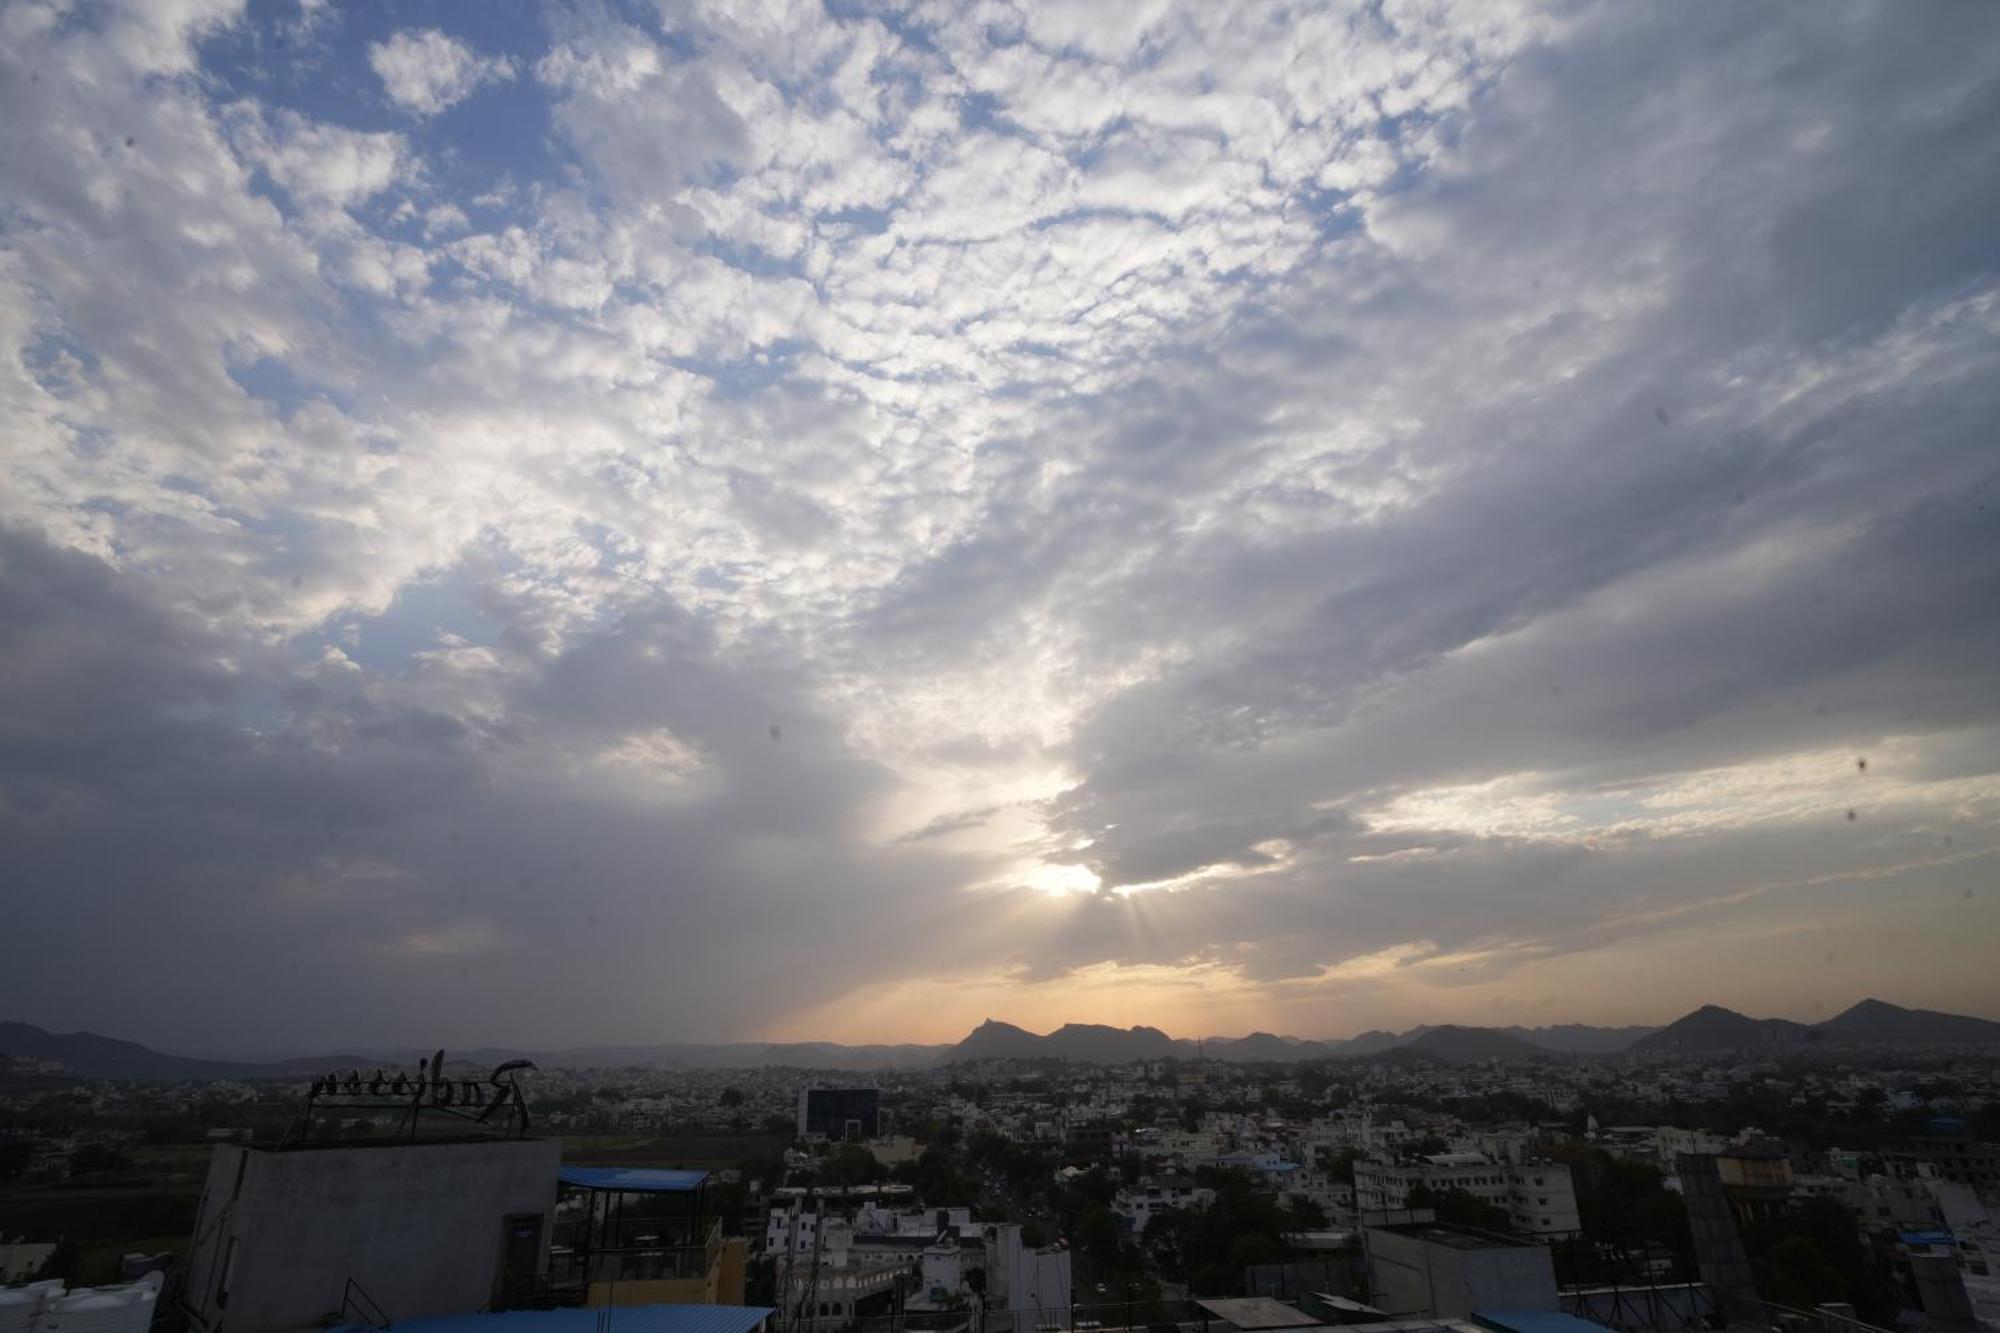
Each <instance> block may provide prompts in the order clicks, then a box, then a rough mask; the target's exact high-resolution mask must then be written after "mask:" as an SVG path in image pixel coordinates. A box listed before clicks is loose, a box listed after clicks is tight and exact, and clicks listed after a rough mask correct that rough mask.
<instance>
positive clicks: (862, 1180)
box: [820, 1143, 889, 1185]
mask: <svg viewBox="0 0 2000 1333" xmlns="http://www.w3.org/2000/svg"><path fill="white" fill-rule="evenodd" d="M820 1174H821V1177H822V1178H823V1179H825V1180H826V1181H827V1182H828V1183H830V1184H834V1185H872V1184H874V1183H876V1182H877V1181H880V1180H882V1179H884V1178H885V1177H887V1176H888V1174H889V1172H888V1170H887V1169H886V1168H884V1167H883V1165H882V1164H881V1163H880V1162H878V1161H876V1160H875V1154H874V1153H871V1152H869V1151H868V1150H867V1149H866V1148H864V1147H862V1146H861V1145H860V1144H858V1143H843V1144H841V1145H840V1147H838V1148H836V1149H835V1150H834V1152H833V1155H832V1156H831V1157H829V1158H827V1160H826V1162H825V1164H824V1165H823V1166H822V1167H821V1168H820Z"/></svg>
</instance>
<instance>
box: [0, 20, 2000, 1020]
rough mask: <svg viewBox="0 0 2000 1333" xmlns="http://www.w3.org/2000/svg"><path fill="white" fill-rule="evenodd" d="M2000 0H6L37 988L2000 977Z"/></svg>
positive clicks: (945, 987)
mask: <svg viewBox="0 0 2000 1333" xmlns="http://www.w3.org/2000/svg"><path fill="white" fill-rule="evenodd" d="M1996 218H2000V8H1995V7H1993V6H1986V5H1941V6H1916V7H1911V6H1908V5H1905V4H1899V3H1896V2H1895V0H1881V2H1880V3H1843V4H1828V5H1817V6H1806V7H1800V6H1740V5H1731V4H1699V3H1697V4H1673V5H1657V6H1632V5H1604V6H1596V5H1587V4H1558V5H1551V6H1513V5H1508V4H1500V3H1493V2H1492V0H1476V2H1473V3H1465V4H1451V3H1433V2H1428V0H1427V2H1425V3H1401V2H1400V0H1377V2H1375V3H1364V4H1353V3H1340V4H1317V3H1309V2H1305V0H1301V2H1300V3H1291V4H1285V5H1276V4H1270V5H1267V4H1254V5H1242V6H1226V5H1221V4H1216V3H1213V2H1212V0H1191V2H1190V3H1186V4H1173V3H1164V2H1154V0H1144V2H1141V0H1131V2H1130V3H1119V4H1101V3H1095V0H1091V2H1089V3H1079V4H1075V5H1060V4H1054V3H1037V4H1019V5H1016V4H1011V3H1005V2H1004V0H979V2H977V3H965V4H954V3H933V2H931V0H883V3H880V4H876V3H870V2H869V0H824V3H822V2H821V0H796V2H794V3H785V2H784V0H744V2H743V3H720V2H717V3H698V2H697V0H663V3H661V4H659V5H658V6H657V7H647V6H646V5H644V4H641V3H637V2H636V0H635V2H634V3H632V4H622V3H609V2H604V3H599V2H596V0H586V2H584V3H576V4H554V5H549V6H546V7H542V6H536V7H530V6H527V5H493V6H486V5H481V6H471V5H463V4H436V5H424V4H397V5H394V6H387V5H382V6H359V7H347V6H343V5H339V4H335V3H328V2H327V0H311V2H309V3H303V4H302V3H299V0H273V2H272V3H269V4H265V3H252V4H250V5H248V7H247V8H246V7H245V5H244V4H243V3H240V0H133V3H131V4H130V5H129V6H126V5H121V4H115V3H87V2H85V0H74V2H71V0H4V3H0V344H4V349H5V354H4V356H0V451H4V453H0V465H3V466H0V849H4V852H0V893H4V909H5V919H6V923H7V925H6V932H5V934H6V943H5V945H4V949H5V953H6V965H5V966H4V967H0V1017H11V1018H19V1019H24V1020H28V1021H32V1022H37V1023H41V1024H43V1025H45V1026H50V1027H56V1028H64V1029H67V1028H72V1027H79V1026H85V1027H91V1028H94V1029H97V1030H101V1031H108V1032H113V1033H116V1034H119V1035H125V1036H130V1037H135V1038H139V1039H142V1040H147V1041H151V1042H154V1043H156V1044H161V1045H165V1046H168V1047H171V1048H175V1049H184V1050H188V1049H191V1050H207V1051H241V1050H271V1049H278V1048H292V1049H298V1048H310V1047H315V1046H325V1045H330V1044H337V1043H347V1042H364V1041H368V1042H392V1041H393V1042H402V1041H412V1042H432V1041H435V1042H443V1043H467V1042H494V1043H509V1044H517V1045H527V1044H552V1043H568V1042H577V1043H581V1042H594V1041H653V1040H675V1039H719V1038H808V1037H810V1038H827V1039H836V1040H851V1041H859V1040H951V1039H955V1038H956V1037H957V1036H959V1035H961V1034H962V1033H963V1031H964V1030H965V1029H967V1028H968V1027H970V1026H971V1025H972V1024H974V1023H976V1022H977V1021H978V1020H979V1019H981V1018H983V1017H986V1016H989V1015H991V1016H995V1017H1001V1018H1007V1019H1011V1020H1013V1021H1016V1022H1019V1023H1022V1024H1024V1025H1027V1026H1034V1027H1047V1026H1052V1025H1054V1024H1056V1023H1058V1022H1061V1021H1064V1020H1069V1019H1074V1020H1089V1021H1105V1022H1116V1023H1134V1022H1150V1023H1154V1024H1157V1025H1159V1026H1162V1027H1165V1028H1167V1029H1168V1030H1169V1031H1172V1032H1175V1033H1180V1034H1187V1035H1194V1034H1198V1033H1240V1032H1243V1031H1247V1030H1250V1029H1253V1028H1263V1029H1267V1030H1274V1031H1280V1032H1290V1033H1296V1034H1299V1035H1306V1036H1326V1035H1344V1034H1348V1033H1352V1032H1355V1031H1358V1030H1360V1029H1363V1028H1367V1027H1374V1026H1395V1027H1400V1026H1404V1025H1407V1024H1410V1023H1416V1022H1423V1021H1433V1022H1435V1021H1458V1022H1468V1023H1511V1022H1523V1023H1540V1022H1555V1021H1592V1022H1605V1023H1611V1022H1617V1023H1624V1022H1643V1021H1664V1020H1666V1019H1669V1018H1672V1017H1673V1016H1675V1015H1676V1014H1678V1013H1679V1012H1681V1011H1683V1010H1685V1009H1687V1008H1689V1007H1692V1006H1693V1005H1695V1004H1698V1003H1701V1002H1704V1001H1715V1002H1720V1003H1725V1004H1729V1005H1732V1006H1734V1007H1737V1008H1741V1009H1745V1010H1748V1011H1750V1012H1754V1013H1759V1014H1783V1015H1787V1016H1790V1017H1794V1018H1800V1019H1808V1020H1810V1019H1812V1018H1814V1017H1816V1016H1825V1015H1828V1014H1831V1013H1832V1012H1834V1011H1836V1010H1837V1009H1839V1008H1842V1007H1845V1006H1846V1005H1847V1004H1849V1003H1852V1002H1853V1001H1854V1000H1857V999H1859V998H1861V997H1862V996H1863V995H1867V994H1876V995H1880V996H1883V997H1884V998H1888V999H1891V1000H1896V1001H1900V1002H1903V1003H1906V1004H1922V1005H1928V1006H1932V1007H1939V1008H1947V1009H1954V1010H1958V1011H1961V1012H1975V1013H1983V1014H1988V1015H2000V969H1996V968H1995V967H1994V966H1993V962H1992V958H1993V950H1994V946H1995V942H1996V940H2000V884H1996V867H2000V485H1996V484H1995V479H1996V477H2000V447H1996V444H2000V441H1996V423H2000V375H1996V374H1995V373H1994V368H1995V366H1996V365H1997V364H2000V231H1996V223H1995V220H1996Z"/></svg>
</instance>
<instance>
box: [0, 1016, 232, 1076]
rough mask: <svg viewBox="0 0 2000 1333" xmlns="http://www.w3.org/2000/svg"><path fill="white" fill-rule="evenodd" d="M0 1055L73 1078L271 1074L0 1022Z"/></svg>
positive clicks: (229, 1063) (130, 1043)
mask: <svg viewBox="0 0 2000 1333" xmlns="http://www.w3.org/2000/svg"><path fill="white" fill-rule="evenodd" d="M0 1055H14V1056H25V1057H28V1058H31V1059H36V1060H55V1061H58V1062H60V1063H61V1065H62V1066H63V1068H64V1069H65V1070H67V1071H68V1072H69V1073H71V1074H74V1075H76V1076H77V1077H78V1078H130V1079H212V1078H255V1077H259V1076H263V1075H265V1074H268V1073H270V1072H271V1071H270V1070H268V1069H267V1068H265V1067H264V1066H260V1065H252V1064H238V1063H235V1062H233V1061H228V1060H196V1059H191V1058H189V1057H186V1056H179V1055H162V1054H161V1053H160V1052H158V1051H156V1050H153V1049H152V1048H151V1047H148V1046H141V1045H140V1044H139V1043H138V1042H136V1041H120V1040H118V1039H117V1038H115V1037H100V1036H98V1035H97V1034H96V1033H95V1032H45V1031H43V1030H42V1029H41V1028H38V1027H36V1026H35V1025H34V1024H32V1023H0Z"/></svg>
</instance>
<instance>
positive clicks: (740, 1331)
mask: <svg viewBox="0 0 2000 1333" xmlns="http://www.w3.org/2000/svg"><path fill="white" fill-rule="evenodd" d="M695 1174H697V1175H698V1174H700V1173H699V1172H696V1173H695ZM771 1313H772V1311H771V1310H770V1309H769V1307H767V1306H761V1305H620V1306H616V1307H614V1308H612V1309H610V1310H580V1309H571V1310H509V1311H507V1312H506V1313H505V1314H448V1315H439V1316H437V1317H436V1318H434V1319H399V1320H397V1321H396V1328H395V1333H598V1331H599V1329H600V1328H601V1327H603V1326H602V1325H601V1324H600V1323H599V1321H600V1320H602V1319H605V1318H606V1317H607V1316H608V1318H609V1321H610V1333H750V1330H751V1329H753V1328H755V1327H757V1325H759V1324H761V1323H763V1322H764V1320H765V1319H766V1318H768V1317H769V1316H770V1315H771ZM334 1333H378V1330H375V1329H370V1328H365V1327H363V1326H362V1325H359V1324H350V1325H348V1326H346V1327H345V1328H342V1329H336V1330H334Z"/></svg>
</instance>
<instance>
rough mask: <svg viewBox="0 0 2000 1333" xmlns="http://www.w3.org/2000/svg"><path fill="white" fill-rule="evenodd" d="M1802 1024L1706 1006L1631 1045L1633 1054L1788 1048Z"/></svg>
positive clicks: (1803, 1032)
mask: <svg viewBox="0 0 2000 1333" xmlns="http://www.w3.org/2000/svg"><path fill="white" fill-rule="evenodd" d="M1807 1031H1808V1029H1807V1027H1806V1025H1805V1024H1803V1023H1794V1022H1792V1021H1791V1020H1790V1019H1786V1018H1751V1017H1748V1016H1747V1015H1744V1014H1739V1013H1737V1012H1736V1011H1735V1010H1734V1009H1724V1008H1723V1007H1722V1006H1721V1005H1718V1004H1705V1005H1703V1006H1702V1007H1701V1008H1699V1009H1697V1010H1695V1011H1694V1012H1693V1013H1691V1014H1686V1015H1683V1016H1682V1017H1680V1018H1677V1019H1675V1020H1674V1021H1673V1022H1671V1023H1669V1024H1667V1025H1666V1026H1665V1027H1663V1028H1661V1029H1660V1030H1659V1031H1658V1032H1655V1033H1654V1034H1653V1035H1652V1036H1650V1037H1643V1038H1641V1039H1640V1040H1638V1041H1636V1042H1634V1043H1633V1044H1632V1049H1633V1050H1634V1051H1642V1052H1655V1053H1658V1052H1669V1051H1754V1050H1762V1049H1764V1048H1766V1047H1771V1046H1789V1045H1793V1044H1795V1043H1797V1042H1799V1041H1801V1040H1803V1039H1804V1037H1805V1035H1806V1033H1807Z"/></svg>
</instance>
